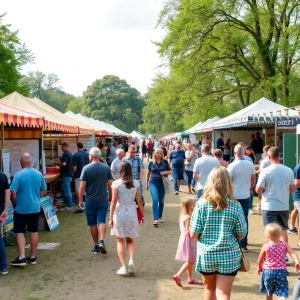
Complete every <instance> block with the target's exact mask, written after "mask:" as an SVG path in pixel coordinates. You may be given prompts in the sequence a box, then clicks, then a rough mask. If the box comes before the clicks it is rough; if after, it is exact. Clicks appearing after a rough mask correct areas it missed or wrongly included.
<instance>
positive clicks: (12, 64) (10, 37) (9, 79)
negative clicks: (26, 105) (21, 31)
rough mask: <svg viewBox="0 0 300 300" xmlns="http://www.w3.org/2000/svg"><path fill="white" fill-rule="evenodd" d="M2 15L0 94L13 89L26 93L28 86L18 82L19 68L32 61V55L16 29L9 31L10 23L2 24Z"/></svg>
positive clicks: (0, 32) (19, 77) (0, 27)
mask: <svg viewBox="0 0 300 300" xmlns="http://www.w3.org/2000/svg"><path fill="white" fill-rule="evenodd" d="M4 16H5V14H3V15H0V96H4V95H6V94H9V93H12V92H14V91H18V92H20V93H22V94H24V95H27V94H28V87H27V86H26V85H25V86H24V85H20V84H19V81H20V79H21V77H22V75H21V73H20V69H21V67H22V66H24V65H26V64H27V63H30V62H33V56H32V54H31V52H30V51H29V50H28V49H27V47H26V46H25V45H24V44H22V43H21V41H20V39H19V38H18V31H11V30H10V26H11V25H5V24H3V17H4Z"/></svg>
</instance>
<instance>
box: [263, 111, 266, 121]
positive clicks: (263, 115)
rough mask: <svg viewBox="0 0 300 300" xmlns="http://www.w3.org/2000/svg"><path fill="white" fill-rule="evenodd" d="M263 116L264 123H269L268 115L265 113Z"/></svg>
mask: <svg viewBox="0 0 300 300" xmlns="http://www.w3.org/2000/svg"><path fill="white" fill-rule="evenodd" d="M263 116H264V122H265V123H266V122H267V114H266V113H263Z"/></svg>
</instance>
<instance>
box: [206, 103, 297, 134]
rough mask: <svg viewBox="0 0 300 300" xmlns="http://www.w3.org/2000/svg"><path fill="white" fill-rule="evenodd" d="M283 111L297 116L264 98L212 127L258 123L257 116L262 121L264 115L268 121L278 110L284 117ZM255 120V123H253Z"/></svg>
mask: <svg viewBox="0 0 300 300" xmlns="http://www.w3.org/2000/svg"><path fill="white" fill-rule="evenodd" d="M285 109H288V113H289V116H298V113H297V112H296V111H295V110H293V109H289V108H287V107H285V106H283V105H280V104H277V103H274V102H272V101H270V100H268V99H266V98H261V99H260V100H258V101H256V102H254V103H253V104H251V105H249V106H247V107H245V108H244V109H242V110H240V111H238V112H236V113H234V114H232V115H230V116H228V117H226V118H223V119H221V120H219V121H217V122H215V123H214V124H213V127H214V128H215V129H217V128H230V127H238V126H243V125H247V124H248V123H249V122H250V123H251V122H253V123H258V115H259V117H260V120H262V121H263V120H264V115H263V114H264V113H265V114H266V119H270V116H271V113H272V114H274V115H276V114H277V113H276V112H277V111H279V110H280V111H281V113H282V115H284V114H285ZM255 119H257V121H255ZM204 131H205V127H204Z"/></svg>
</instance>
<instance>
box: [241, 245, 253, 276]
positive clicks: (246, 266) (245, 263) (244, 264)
mask: <svg viewBox="0 0 300 300" xmlns="http://www.w3.org/2000/svg"><path fill="white" fill-rule="evenodd" d="M240 251H241V267H240V268H239V271H240V272H249V271H250V262H249V260H248V259H247V257H246V256H245V255H244V253H243V250H242V249H241V248H240Z"/></svg>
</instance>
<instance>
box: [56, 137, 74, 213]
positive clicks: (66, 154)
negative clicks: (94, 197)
mask: <svg viewBox="0 0 300 300" xmlns="http://www.w3.org/2000/svg"><path fill="white" fill-rule="evenodd" d="M61 150H62V151H63V155H62V158H61V162H60V163H56V164H55V165H57V166H60V171H59V173H60V180H61V188H62V191H63V193H64V198H65V200H66V201H67V205H66V207H64V208H61V209H60V211H68V210H72V208H73V201H72V193H71V180H72V177H73V168H72V166H73V164H72V153H71V151H69V146H68V144H67V143H63V144H62V145H61Z"/></svg>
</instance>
